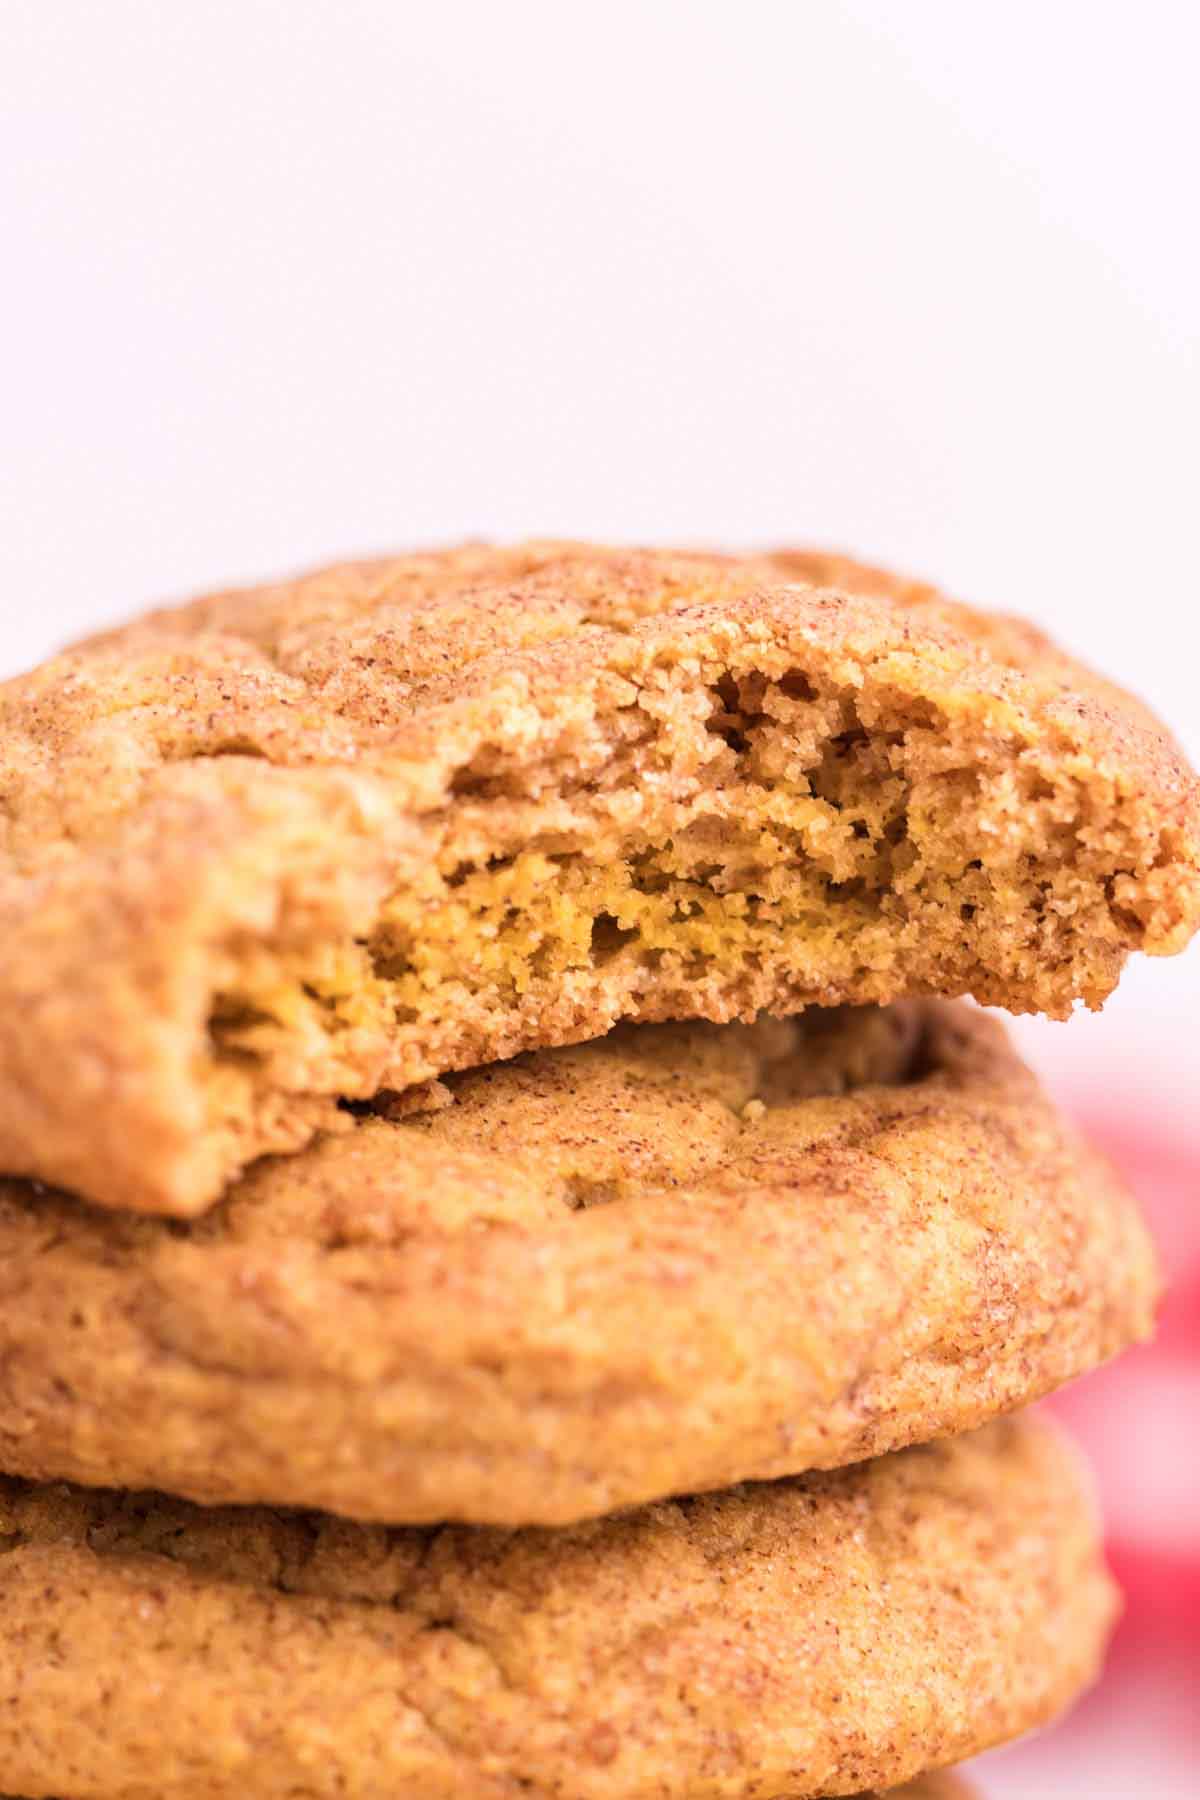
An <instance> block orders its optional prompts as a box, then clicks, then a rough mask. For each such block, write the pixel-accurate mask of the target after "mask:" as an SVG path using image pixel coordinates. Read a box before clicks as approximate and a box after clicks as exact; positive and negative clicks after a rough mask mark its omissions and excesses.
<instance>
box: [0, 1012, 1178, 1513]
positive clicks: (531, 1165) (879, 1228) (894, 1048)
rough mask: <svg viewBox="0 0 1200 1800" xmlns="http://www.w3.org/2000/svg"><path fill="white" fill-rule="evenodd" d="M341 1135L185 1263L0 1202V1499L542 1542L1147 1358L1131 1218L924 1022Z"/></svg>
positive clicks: (815, 1033) (666, 1038) (657, 1061)
mask: <svg viewBox="0 0 1200 1800" xmlns="http://www.w3.org/2000/svg"><path fill="white" fill-rule="evenodd" d="M417 1105H423V1106H424V1107H425V1108H426V1109H427V1110H425V1111H423V1112H422V1111H414V1110H412V1108H413V1107H414V1106H417ZM387 1110H388V1111H389V1113H391V1112H392V1109H391V1108H389V1109H387ZM343 1120H344V1124H345V1127H346V1129H345V1130H344V1131H343V1132H342V1133H341V1134H340V1135H337V1136H334V1137H330V1138H327V1139H325V1140H324V1141H323V1142H322V1143H321V1144H319V1145H317V1146H315V1147H313V1148H312V1149H310V1150H309V1151H307V1152H304V1153H302V1154H300V1155H298V1156H295V1157H289V1158H283V1159H278V1160H275V1161H273V1162H270V1163H266V1164H262V1165H260V1166H259V1167H258V1168H257V1169H256V1170H254V1171H253V1172H252V1174H251V1175H250V1176H249V1177H247V1178H246V1179H245V1180H244V1181H243V1182H242V1183H241V1184H240V1186H239V1187H237V1188H235V1189H234V1190H233V1192H232V1193H231V1194H230V1195H229V1196H228V1197H227V1199H226V1200H225V1201H224V1202H223V1203H222V1205H221V1206H220V1207H218V1208H217V1209H216V1210H214V1211H213V1212H212V1213H210V1214H209V1215H208V1216H207V1217H206V1218H205V1219H203V1220H201V1221H200V1222H198V1223H197V1224H194V1225H190V1226H189V1225H184V1224H182V1223H179V1222H168V1221H159V1220H149V1219H139V1218H136V1217H134V1216H132V1215H121V1214H114V1213H110V1212H104V1211H100V1210H96V1209H90V1208H88V1207H86V1206H84V1205H82V1204H81V1203H79V1202H76V1201H73V1200H70V1199H64V1198H60V1197H56V1196H53V1195H51V1194H48V1193H46V1192H45V1191H40V1192H39V1191H36V1190H34V1189H33V1188H31V1187H29V1186H27V1185H25V1184H18V1183H8V1184H3V1185H0V1371H2V1375H0V1468H6V1469H8V1470H10V1471H12V1472H14V1473H18V1474H22V1475H27V1476H31V1477H34V1478H37V1479H49V1478H56V1477H64V1478H68V1479H72V1480H78V1481H85V1482H90V1483H94V1484H97V1485H102V1486H103V1485H113V1486H124V1487H139V1486H149V1487H158V1488H165V1489H167V1490H169V1491H171V1492H178V1493H183V1494H186V1495H189V1496H190V1497H191V1498H193V1499H196V1500H201V1501H209V1502H212V1501H265V1502H270V1503H274V1504H292V1505H303V1506H319V1507H324V1508H326V1509H328V1510H329V1511H332V1512H336V1513H341V1514H344V1515H347V1516H350V1517H357V1518H366V1519H381V1520H385V1521H401V1520H403V1521H408V1522H414V1523H416V1522H424V1521H433V1520H440V1519H464V1520H474V1521H480V1522H485V1523H487V1522H491V1523H497V1524H518V1525H519V1524H551V1523H566V1522H570V1521H574V1520H578V1519H580V1518H584V1517H590V1516H596V1515H598V1514H601V1513H604V1512H606V1511H609V1510H611V1509H612V1508H615V1507H618V1506H626V1505H630V1504H634V1503H638V1502H641V1501H645V1500H651V1499H657V1498H659V1497H660V1496H662V1495H664V1494H670V1493H677V1492H688V1491H695V1490H697V1489H700V1488H714V1487H722V1486H724V1485H726V1484H727V1483H729V1482H732V1481H736V1480H743V1479H747V1478H750V1477H770V1476H775V1475H783V1474H792V1473H795V1472H797V1471H800V1470H803V1469H806V1468H810V1467H814V1466H815V1467H829V1466H834V1465H837V1464H839V1463H845V1462H849V1461H853V1460H856V1459H858V1458H860V1457H865V1456H868V1455H874V1454H877V1453H879V1452H880V1451H883V1450H889V1449H893V1448H895V1447H897V1446H899V1445H902V1444H907V1443H913V1442H921V1441H923V1440H924V1439H927V1438H930V1437H933V1436H936V1435H939V1434H943V1433H950V1432H955V1431H963V1430H967V1429H970V1428H972V1427H974V1426H976V1425H978V1424H981V1423H983V1422H984V1421H985V1420H987V1419H989V1418H991V1417H993V1416H994V1415H995V1414H996V1413H998V1412H1001V1411H1003V1410H1005V1409H1008V1408H1011V1407H1014V1406H1020V1405H1023V1404H1024V1403H1026V1402H1027V1401H1029V1400H1032V1399H1034V1398H1036V1397H1037V1396H1038V1395H1040V1394H1042V1393H1045V1392H1046V1391H1048V1390H1049V1389H1051V1388H1053V1387H1056V1386H1057V1385H1059V1384H1060V1383H1061V1382H1063V1381H1066V1380H1069V1379H1070V1378H1071V1377H1073V1376H1075V1375H1078V1374H1080V1373H1082V1372H1083V1371H1085V1370H1086V1369H1089V1368H1091V1367H1092V1366H1093V1365H1094V1364H1095V1363H1097V1362H1099V1361H1101V1360H1102V1359H1104V1358H1105V1357H1108V1356H1110V1355H1112V1354H1114V1353H1115V1352H1116V1351H1118V1350H1120V1349H1122V1348H1123V1347H1124V1346H1126V1345H1127V1344H1129V1343H1130V1342H1132V1341H1133V1340H1135V1339H1137V1338H1139V1337H1141V1336H1143V1335H1145V1334H1146V1332H1147V1331H1148V1329H1149V1326H1150V1322H1151V1317H1152V1313H1153V1307H1154V1301H1155V1296H1156V1290H1157V1275H1156V1270H1155V1266H1154V1258H1153V1252H1152V1250H1151V1247H1150V1244H1149V1241H1148V1239H1147V1237H1146V1234H1145V1232H1144V1230H1143V1227H1142V1225H1141V1223H1140V1221H1139V1220H1138V1217H1137V1214H1136V1211H1135V1209H1134V1207H1133V1205H1132V1202H1131V1201H1130V1199H1129V1198H1128V1196H1127V1195H1126V1194H1125V1193H1124V1191H1123V1190H1122V1188H1121V1187H1120V1185H1119V1183H1118V1182H1117V1180H1116V1178H1115V1176H1114V1175H1113V1174H1112V1172H1111V1171H1110V1170H1109V1169H1108V1168H1107V1167H1106V1166H1105V1165H1103V1164H1102V1163H1101V1162H1100V1161H1099V1159H1097V1158H1095V1157H1093V1156H1092V1155H1090V1154H1089V1153H1088V1152H1087V1150H1086V1149H1085V1148H1084V1146H1083V1145H1082V1144H1081V1143H1080V1142H1079V1140H1078V1138H1077V1137H1076V1135H1075V1133H1074V1132H1073V1130H1072V1129H1071V1128H1070V1127H1069V1126H1068V1125H1066V1124H1065V1122H1064V1121H1063V1120H1062V1119H1061V1117H1060V1116H1059V1115H1058V1113H1057V1112H1056V1111H1055V1109H1054V1108H1053V1107H1052V1106H1051V1105H1050V1104H1049V1103H1048V1102H1047V1101H1046V1100H1045V1098H1044V1097H1043V1096H1042V1095H1041V1094H1040V1093H1039V1091H1038V1089H1037V1087H1036V1085H1035V1083H1034V1081H1033V1078H1032V1076H1031V1075H1030V1074H1029V1072H1028V1071H1027V1070H1026V1069H1025V1068H1024V1067H1023V1066H1022V1065H1021V1063H1020V1062H1019V1061H1018V1060H1017V1058H1016V1057H1015V1056H1014V1054H1013V1052H1012V1050H1011V1048H1010V1047H1009V1045H1008V1042H1007V1039H1006V1037H1005V1035H1004V1033H1003V1031H1002V1030H1001V1028H1000V1026H999V1025H998V1023H997V1022H996V1021H994V1020H992V1019H989V1018H988V1017H986V1016H985V1015H983V1014H981V1013H979V1012H977V1011H976V1010H975V1009H973V1008H971V1007H969V1006H967V1005H966V1004H964V1003H949V1002H929V1001H926V1002H910V1003H900V1004H898V1005H897V1006H896V1007H894V1008H890V1009H883V1010H880V1009H875V1008H866V1009H862V1010H859V1011H850V1012H837V1011H833V1012H830V1011H827V1010H824V1009H814V1010H813V1011H812V1012H809V1013H806V1014H803V1015H801V1016H800V1017H799V1018H798V1019H795V1020H789V1021H771V1020H763V1021H762V1022H761V1023H760V1024H758V1025H757V1026H753V1027H744V1026H718V1027H714V1026H706V1025H702V1024H693V1025H689V1026H673V1027H654V1026H639V1027H626V1028H622V1029H621V1030H619V1031H617V1032H616V1033H614V1034H612V1035H611V1036H610V1037H609V1038H607V1039H605V1040H602V1041H600V1042H598V1043H592V1044H588V1045H584V1046H580V1047H577V1048H574V1049H566V1050H559V1051H545V1052H540V1053H535V1054H530V1055H527V1056H525V1057H523V1058H521V1059H520V1060H519V1061H517V1062H515V1063H512V1064H508V1065H503V1066H492V1067H489V1068H485V1069H481V1070H476V1071H473V1072H471V1073H469V1074H465V1075H461V1076H453V1077H449V1078H448V1079H447V1081H446V1083H444V1084H437V1085H436V1087H435V1088H433V1089H432V1090H427V1091H426V1092H425V1093H424V1094H423V1095H422V1096H420V1098H419V1100H417V1099H414V1098H413V1097H412V1096H410V1097H409V1098H408V1104H407V1107H401V1108H399V1109H398V1110H397V1111H396V1112H395V1113H394V1114H393V1116H389V1117H379V1116H374V1115H372V1116H362V1117H359V1118H357V1119H351V1118H350V1117H349V1116H347V1115H343Z"/></svg>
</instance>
